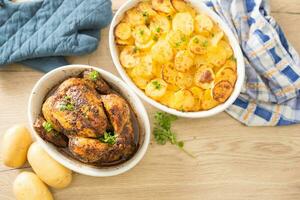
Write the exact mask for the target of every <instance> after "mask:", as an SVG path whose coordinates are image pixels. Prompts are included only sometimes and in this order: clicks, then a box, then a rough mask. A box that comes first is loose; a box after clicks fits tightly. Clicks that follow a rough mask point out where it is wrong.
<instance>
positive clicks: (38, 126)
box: [33, 116, 68, 147]
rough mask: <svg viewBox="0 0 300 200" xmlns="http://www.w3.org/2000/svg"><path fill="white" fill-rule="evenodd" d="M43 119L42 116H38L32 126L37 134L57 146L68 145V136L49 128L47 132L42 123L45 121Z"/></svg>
mask: <svg viewBox="0 0 300 200" xmlns="http://www.w3.org/2000/svg"><path fill="white" fill-rule="evenodd" d="M45 122H46V121H45V119H44V118H43V117H41V116H40V117H38V118H37V120H36V121H35V123H34V125H33V127H34V128H35V130H36V131H37V132H38V134H39V135H40V136H41V138H43V139H44V140H47V141H49V142H51V143H53V144H55V145H56V146H58V147H67V146H68V138H67V137H66V136H65V135H63V134H62V133H59V132H57V131H56V130H53V129H52V130H51V131H49V132H47V131H46V130H45V129H44V127H43V124H44V123H45Z"/></svg>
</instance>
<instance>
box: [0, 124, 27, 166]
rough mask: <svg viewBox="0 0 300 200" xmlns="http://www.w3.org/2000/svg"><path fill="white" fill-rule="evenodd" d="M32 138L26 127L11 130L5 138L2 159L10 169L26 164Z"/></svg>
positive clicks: (16, 127) (20, 126)
mask: <svg viewBox="0 0 300 200" xmlns="http://www.w3.org/2000/svg"><path fill="white" fill-rule="evenodd" d="M31 143H32V138H31V135H30V133H29V131H28V130H27V128H26V126H25V125H22V124H19V125H15V126H13V127H11V128H9V129H8V130H7V131H6V133H5V134H4V136H3V142H2V149H1V150H2V151H1V152H2V159H3V164H4V165H6V166H8V167H14V168H17V167H21V166H22V165H24V164H25V162H26V154H27V151H28V148H29V146H30V144H31Z"/></svg>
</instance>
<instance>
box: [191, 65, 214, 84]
mask: <svg viewBox="0 0 300 200" xmlns="http://www.w3.org/2000/svg"><path fill="white" fill-rule="evenodd" d="M214 80H215V74H214V72H213V70H212V69H211V68H210V67H208V66H205V65H203V66H202V67H200V68H199V69H198V70H197V72H196V74H195V76H194V83H195V85H197V86H199V87H200V88H203V89H209V88H211V87H212V86H213V83H214Z"/></svg>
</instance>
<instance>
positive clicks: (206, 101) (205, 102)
mask: <svg viewBox="0 0 300 200" xmlns="http://www.w3.org/2000/svg"><path fill="white" fill-rule="evenodd" d="M218 104H219V102H217V101H216V100H214V98H213V96H212V91H211V89H208V90H205V92H204V95H203V99H202V101H201V106H202V109H203V110H209V109H211V108H213V107H216V106H217V105H218Z"/></svg>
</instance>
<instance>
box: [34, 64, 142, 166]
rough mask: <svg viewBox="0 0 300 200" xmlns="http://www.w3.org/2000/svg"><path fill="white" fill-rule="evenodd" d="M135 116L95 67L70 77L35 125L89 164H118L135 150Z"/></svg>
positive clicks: (47, 102)
mask: <svg viewBox="0 0 300 200" xmlns="http://www.w3.org/2000/svg"><path fill="white" fill-rule="evenodd" d="M132 118H133V115H132V111H131V109H130V106H129V105H128V103H127V102H126V100H125V99H124V98H123V97H121V96H120V95H118V94H117V93H116V92H115V91H113V90H112V89H111V88H110V86H109V85H108V84H107V83H106V82H105V81H104V80H103V79H102V78H101V76H100V74H99V73H98V72H97V71H94V70H86V71H84V72H83V73H81V74H80V76H79V77H74V78H69V79H67V80H65V81H64V82H63V83H61V84H60V85H59V86H58V88H57V89H56V90H55V91H54V92H52V94H50V96H48V97H47V98H46V100H45V102H44V104H43V106H42V115H41V116H40V117H39V118H38V119H37V120H36V122H35V124H34V127H35V129H36V131H37V132H38V133H39V135H40V136H41V137H42V138H43V139H44V140H47V141H49V142H51V143H53V144H54V145H56V146H58V147H63V148H67V149H68V150H69V152H70V153H71V155H73V157H74V158H76V159H78V160H80V161H82V162H85V163H100V164H101V163H103V164H107V163H115V162H118V161H121V160H126V159H128V158H130V157H131V156H132V155H133V154H134V152H135V150H136V145H137V144H136V143H135V140H136V138H135V136H134V128H133V120H132Z"/></svg>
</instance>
